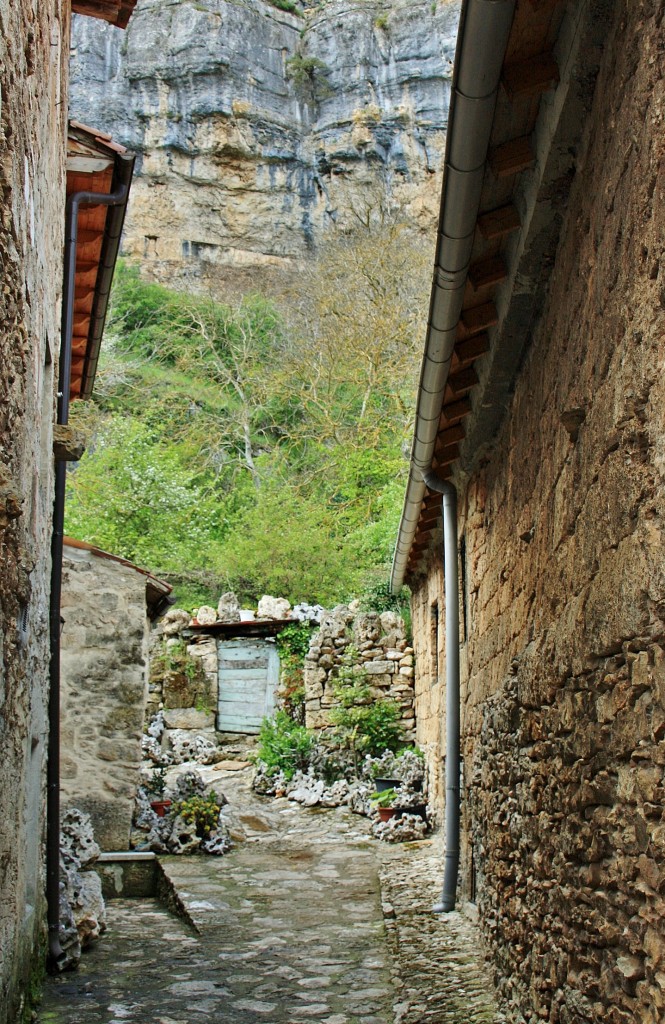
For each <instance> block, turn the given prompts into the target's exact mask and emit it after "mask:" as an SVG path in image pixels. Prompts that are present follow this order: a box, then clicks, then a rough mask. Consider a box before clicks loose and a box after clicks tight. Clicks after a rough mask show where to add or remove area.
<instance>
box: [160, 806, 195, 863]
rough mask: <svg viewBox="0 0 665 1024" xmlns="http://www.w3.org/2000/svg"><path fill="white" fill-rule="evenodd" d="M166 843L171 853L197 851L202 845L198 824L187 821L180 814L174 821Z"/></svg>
mask: <svg viewBox="0 0 665 1024" xmlns="http://www.w3.org/2000/svg"><path fill="white" fill-rule="evenodd" d="M166 845H167V848H168V850H169V853H176V854H181V855H187V854H189V853H196V852H197V851H198V849H199V847H200V845H201V838H200V836H197V834H196V824H195V823H194V822H189V821H185V819H184V818H183V817H182V816H181V815H178V817H177V818H175V820H174V822H173V825H172V828H171V834H170V836H169V838H168V840H167V841H166Z"/></svg>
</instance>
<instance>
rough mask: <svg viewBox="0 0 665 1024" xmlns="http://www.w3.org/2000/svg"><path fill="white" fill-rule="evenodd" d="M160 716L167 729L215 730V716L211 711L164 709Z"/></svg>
mask: <svg viewBox="0 0 665 1024" xmlns="http://www.w3.org/2000/svg"><path fill="white" fill-rule="evenodd" d="M160 714H161V715H162V717H163V721H164V725H165V726H166V728H167V729H196V730H201V729H214V728H215V715H214V713H213V712H212V711H197V710H196V708H164V711H162V712H160Z"/></svg>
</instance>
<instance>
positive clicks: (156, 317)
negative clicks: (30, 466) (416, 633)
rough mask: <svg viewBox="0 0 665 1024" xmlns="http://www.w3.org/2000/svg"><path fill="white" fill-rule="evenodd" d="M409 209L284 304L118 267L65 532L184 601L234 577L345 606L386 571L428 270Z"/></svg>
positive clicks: (354, 240)
mask: <svg viewBox="0 0 665 1024" xmlns="http://www.w3.org/2000/svg"><path fill="white" fill-rule="evenodd" d="M428 256H429V252H428V246H426V245H423V243H422V239H421V238H420V237H419V236H418V235H417V234H416V233H415V232H413V231H412V230H411V229H410V228H409V226H408V225H404V224H391V225H389V226H385V225H384V226H382V227H379V228H377V227H373V228H369V227H366V228H365V229H359V230H358V231H357V232H356V233H355V234H354V235H353V236H348V237H346V238H343V239H341V240H339V241H337V242H334V243H332V244H330V245H329V246H328V247H327V248H326V249H325V251H324V252H323V254H322V255H321V257H320V258H319V259H318V260H317V261H316V262H313V263H312V264H311V265H310V266H309V268H306V269H304V270H303V272H302V273H301V274H300V275H299V278H298V282H297V288H294V290H293V293H292V294H290V295H284V296H282V297H281V298H280V301H279V302H277V303H276V302H274V301H268V300H267V299H265V298H263V297H261V296H260V295H258V294H255V295H247V296H244V297H243V298H242V300H240V301H238V302H236V303H235V304H233V305H230V304H221V303H219V302H215V301H213V300H212V299H211V298H207V297H201V296H194V295H187V294H182V293H176V292H172V291H169V290H167V289H165V288H162V287H160V286H158V285H155V284H149V283H146V282H144V281H142V280H141V277H140V274H139V270H138V268H137V267H134V266H130V265H121V266H120V267H119V268H118V271H117V274H116V281H115V285H114V293H113V302H112V308H111V313H110V317H109V322H108V325H107V330H106V341H105V349H104V354H103V358H102V361H101V364H100V369H99V373H98V378H97V385H96V392H95V399H94V401H93V402H91V403H76V404H75V407H74V412H73V420H75V421H76V422H77V423H78V424H79V425H80V426H83V427H84V428H85V430H86V432H87V434H88V438H89V445H88V450H87V452H86V454H85V455H84V457H83V459H82V460H81V462H80V463H79V464H78V466H76V467H75V468H74V470H73V471H72V472H71V473H70V474H69V477H68V504H67V530H68V532H70V533H71V534H73V535H74V536H76V537H79V538H82V539H85V540H88V541H91V542H93V543H95V544H97V545H99V546H100V547H103V548H105V549H107V550H110V551H112V552H114V553H116V554H119V555H123V556H124V557H126V558H129V559H131V560H132V561H135V562H137V563H138V564H140V565H142V566H145V567H147V568H149V569H151V570H152V571H153V572H155V573H157V574H158V575H160V576H162V577H164V578H166V579H168V580H169V581H171V582H173V583H174V584H176V586H177V590H178V594H179V597H180V599H181V601H183V602H184V603H189V604H190V605H191V604H195V603H198V602H200V601H201V600H213V599H216V597H217V596H218V595H219V593H220V592H221V591H223V590H226V589H233V590H235V591H236V592H237V593H238V594H239V595H240V596H241V597H242V598H243V600H245V601H248V602H251V601H255V600H256V599H257V598H258V597H260V596H261V594H262V593H273V594H279V595H283V596H286V597H288V598H289V599H290V600H291V601H292V602H293V601H300V600H308V601H320V602H321V603H323V604H327V605H331V604H333V603H336V602H337V601H339V600H343V599H345V598H348V597H349V596H350V595H353V594H357V593H359V592H361V591H363V590H368V589H369V590H371V589H372V588H374V589H376V588H377V587H378V588H379V590H381V589H382V588H383V587H385V582H386V576H387V571H388V565H389V562H390V557H391V553H392V552H391V548H392V544H393V543H394V538H395V534H396V529H397V523H398V519H399V513H400V509H401V502H402V497H403V492H404V480H405V477H406V473H407V470H408V460H407V458H406V457H405V453H406V452H407V451H408V445H409V442H410V436H411V429H412V419H411V416H412V409H413V404H414V391H415V383H416V378H417V370H418V363H419V353H420V349H421V342H422V337H423V330H424V322H423V321H424V312H425V310H426V296H427V291H428V287H429V280H428V277H429V275H428V267H429V260H428Z"/></svg>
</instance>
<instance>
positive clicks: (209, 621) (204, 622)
mask: <svg viewBox="0 0 665 1024" xmlns="http://www.w3.org/2000/svg"><path fill="white" fill-rule="evenodd" d="M194 618H195V619H196V621H197V622H198V624H199V626H214V624H215V623H216V622H217V612H216V610H215V609H214V608H211V607H210V605H209V604H202V605H201V607H200V608H199V609H198V610H197V611H196V612H195V614H194Z"/></svg>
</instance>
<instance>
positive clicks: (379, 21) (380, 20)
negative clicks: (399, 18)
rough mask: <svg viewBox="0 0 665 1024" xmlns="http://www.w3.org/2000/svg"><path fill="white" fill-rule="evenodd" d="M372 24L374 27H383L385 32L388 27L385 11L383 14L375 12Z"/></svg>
mask: <svg viewBox="0 0 665 1024" xmlns="http://www.w3.org/2000/svg"><path fill="white" fill-rule="evenodd" d="M374 25H375V27H376V28H380V29H383V31H384V32H385V31H386V30H387V28H388V15H387V14H386V13H385V12H384V13H383V14H377V16H376V18H375V19H374Z"/></svg>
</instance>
